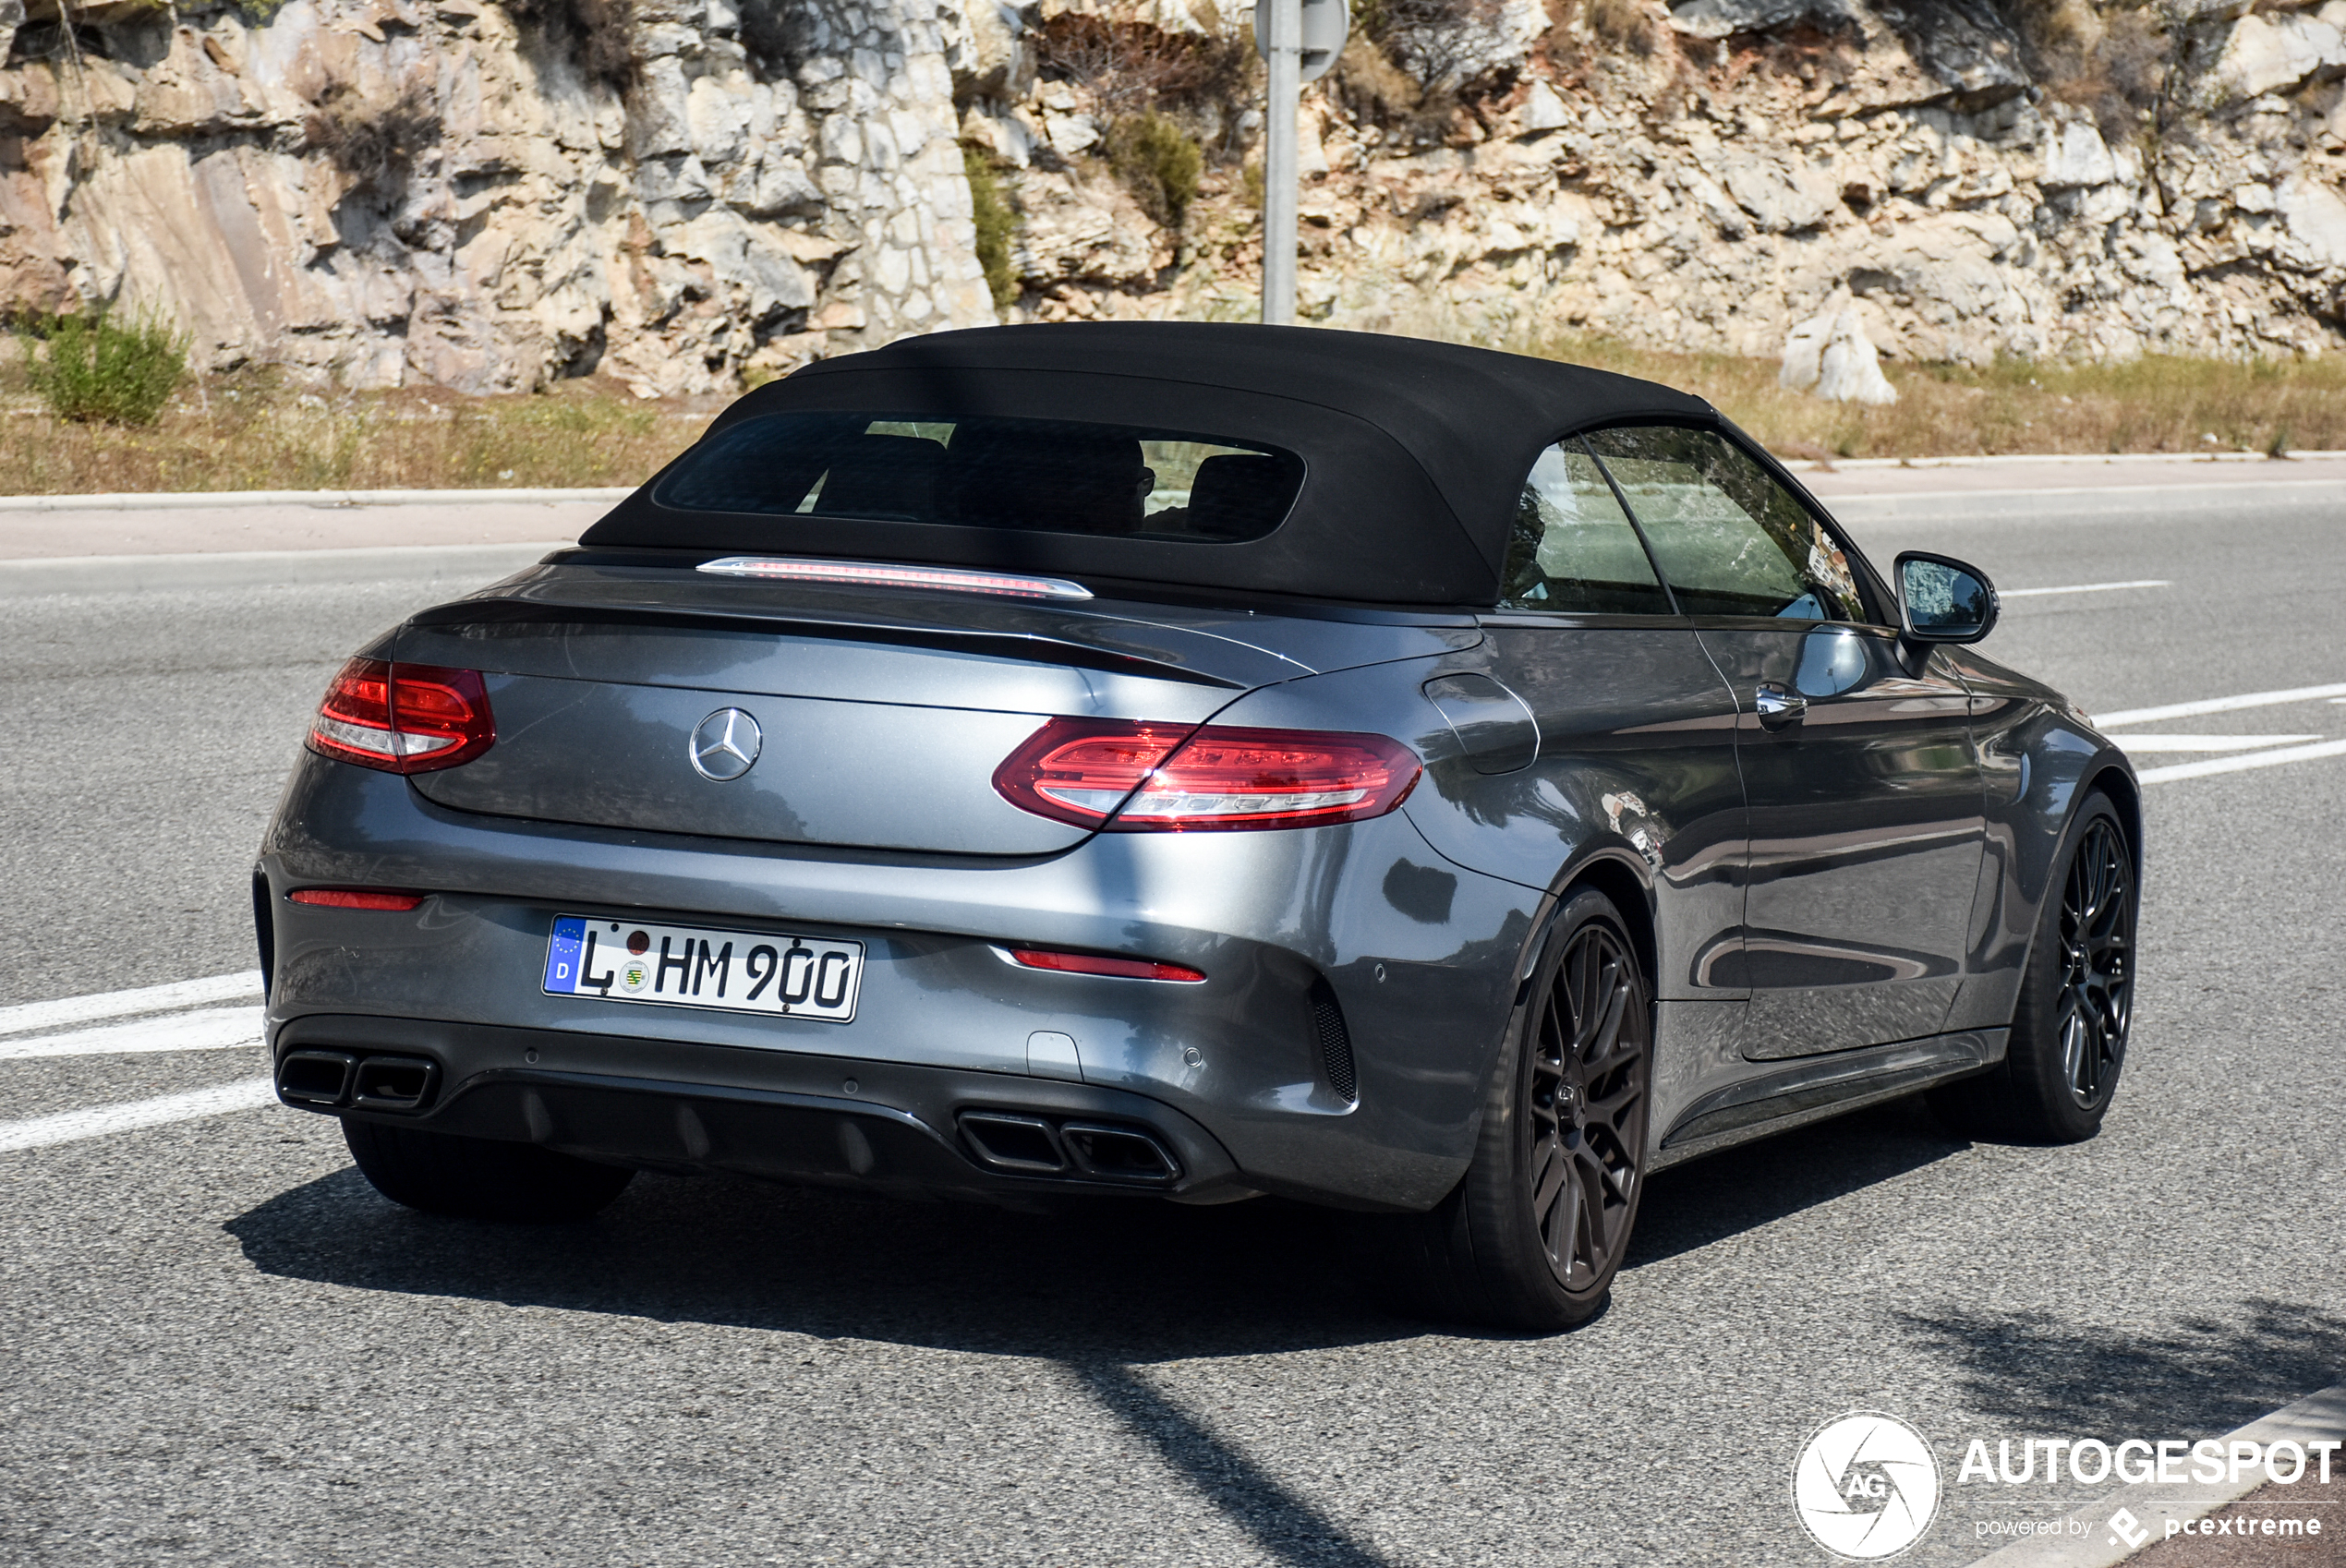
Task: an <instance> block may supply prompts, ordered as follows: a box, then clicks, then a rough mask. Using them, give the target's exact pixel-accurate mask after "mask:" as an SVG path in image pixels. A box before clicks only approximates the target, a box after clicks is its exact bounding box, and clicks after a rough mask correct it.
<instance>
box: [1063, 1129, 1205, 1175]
mask: <svg viewBox="0 0 2346 1568" xmlns="http://www.w3.org/2000/svg"><path fill="white" fill-rule="evenodd" d="M1059 1138H1060V1140H1062V1141H1063V1142H1065V1143H1066V1145H1067V1150H1068V1152H1069V1153H1070V1154H1072V1155H1074V1156H1075V1164H1077V1166H1078V1167H1079V1168H1081V1169H1082V1172H1083V1174H1084V1175H1085V1176H1100V1177H1102V1178H1104V1179H1106V1180H1108V1181H1145V1182H1152V1183H1157V1184H1162V1183H1165V1182H1170V1181H1179V1179H1180V1176H1181V1165H1180V1162H1179V1161H1178V1160H1176V1159H1174V1158H1173V1156H1172V1154H1171V1153H1170V1152H1167V1149H1166V1147H1165V1145H1163V1144H1161V1143H1159V1142H1158V1141H1157V1140H1155V1139H1154V1138H1152V1137H1150V1136H1149V1135H1148V1134H1147V1133H1145V1132H1143V1131H1142V1130H1141V1129H1140V1128H1136V1127H1094V1126H1090V1125H1087V1124H1085V1123H1082V1122H1070V1123H1068V1124H1067V1125H1066V1126H1065V1127H1062V1128H1059Z"/></svg>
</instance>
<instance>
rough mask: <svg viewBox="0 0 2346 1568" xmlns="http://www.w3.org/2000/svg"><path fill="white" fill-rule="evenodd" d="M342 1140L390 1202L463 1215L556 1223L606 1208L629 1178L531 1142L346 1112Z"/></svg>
mask: <svg viewBox="0 0 2346 1568" xmlns="http://www.w3.org/2000/svg"><path fill="white" fill-rule="evenodd" d="M342 1136H343V1141H344V1142H345V1143H347V1144H348V1145H349V1146H350V1157H351V1158H352V1159H353V1160H355V1161H357V1164H358V1170H359V1174H361V1175H362V1176H365V1177H366V1178H367V1179H368V1180H369V1182H372V1183H373V1184H374V1188H375V1190H376V1191H377V1192H380V1193H381V1194H382V1195H383V1196H384V1197H385V1198H388V1199H390V1200H392V1201H393V1202H394V1203H404V1204H405V1205H406V1206H407V1207H408V1208H410V1209H420V1210H422V1211H423V1212H425V1213H427V1214H446V1215H449V1216H451V1217H453V1218H457V1219H467V1220H503V1221H508V1222H512V1223H517V1224H561V1223H562V1222H564V1221H571V1220H583V1219H586V1218H587V1217H588V1216H589V1215H591V1214H594V1213H597V1212H599V1211H601V1210H602V1209H604V1208H606V1207H608V1206H609V1205H610V1203H611V1200H613V1199H614V1198H617V1197H618V1196H619V1195H620V1193H621V1192H622V1191H623V1190H624V1189H625V1188H626V1186H627V1184H628V1183H629V1182H630V1181H632V1180H634V1179H635V1172H634V1171H631V1170H625V1169H623V1168H622V1167H620V1166H617V1165H599V1164H595V1163H594V1162H593V1161H591V1160H581V1159H579V1158H577V1157H576V1156H574V1155H571V1154H558V1153H556V1152H553V1151H552V1150H550V1149H540V1148H538V1146H537V1145H536V1144H534V1143H507V1142H503V1141H502V1140H496V1139H489V1138H459V1137H457V1136H456V1135H455V1134H453V1133H446V1132H428V1131H426V1130H425V1129H423V1128H414V1127H390V1126H386V1125H385V1124H383V1123H381V1122H369V1121H359V1120H357V1119H356V1118H355V1117H350V1116H345V1117H344V1118H343V1123H342Z"/></svg>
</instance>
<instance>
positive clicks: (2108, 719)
mask: <svg viewBox="0 0 2346 1568" xmlns="http://www.w3.org/2000/svg"><path fill="white" fill-rule="evenodd" d="M2319 697H2346V684H2339V685H2330V686H2292V687H2291V688H2290V689H2289V690H2288V691H2285V692H2250V693H2248V694H2246V695H2245V696H2238V697H2208V698H2207V699H2206V700H2204V701H2201V702H2195V703H2169V704H2168V705H2167V706H2165V707H2130V708H2122V709H2120V710H2119V711H2118V712H2116V713H2098V714H2096V715H2094V728H2095V729H2097V730H2108V729H2110V727H2111V726H2113V725H2119V724H2153V723H2156V722H2158V721H2159V720H2160V719H2162V718H2198V717H2199V716H2200V715H2201V714H2203V713H2233V712H2236V711H2238V710H2239V709H2241V708H2244V707H2273V706H2277V705H2279V704H2281V703H2310V702H2313V701H2314V700H2316V698H2319ZM2110 738H2111V739H2112V740H2115V739H2117V737H2116V736H2112V737H2110Z"/></svg>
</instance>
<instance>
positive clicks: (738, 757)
mask: <svg viewBox="0 0 2346 1568" xmlns="http://www.w3.org/2000/svg"><path fill="white" fill-rule="evenodd" d="M765 743H766V735H765V731H763V730H759V729H758V728H757V720H756V719H754V718H751V717H750V716H749V715H747V714H745V713H744V712H743V711H742V710H741V709H739V708H737V707H720V708H719V709H718V710H717V711H716V712H715V713H712V714H710V715H709V716H708V717H707V718H704V719H702V720H701V721H700V723H699V724H698V725H696V726H695V727H694V730H693V738H692V739H691V740H690V741H689V742H685V746H684V754H685V755H686V756H688V757H690V758H692V762H693V771H694V772H695V773H697V774H699V775H700V776H701V777H702V778H713V779H715V780H716V781H717V782H718V783H720V784H722V783H723V782H725V780H727V779H729V778H740V777H741V776H742V775H743V774H744V773H747V772H748V771H749V770H750V767H751V765H753V764H754V763H756V761H757V753H758V749H759V748H760V747H762V746H763V745H765Z"/></svg>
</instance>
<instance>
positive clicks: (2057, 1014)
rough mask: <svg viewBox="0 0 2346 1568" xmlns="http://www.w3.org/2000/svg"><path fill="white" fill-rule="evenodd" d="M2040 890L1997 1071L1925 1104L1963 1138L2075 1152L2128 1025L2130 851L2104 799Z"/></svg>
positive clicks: (2098, 797)
mask: <svg viewBox="0 0 2346 1568" xmlns="http://www.w3.org/2000/svg"><path fill="white" fill-rule="evenodd" d="M2055 865H2056V867H2057V869H2056V870H2055V871H2054V873H2053V876H2052V879H2051V881H2050V883H2049V884H2048V886H2047V887H2046V888H2045V898H2044V903H2043V905H2042V907H2041V908H2040V910H2039V911H2038V922H2037V935H2036V940H2035V942H2034V944H2033V945H2032V946H2031V947H2030V949H2029V954H2028V967H2027V969H2026V971H2024V972H2023V974H2022V976H2021V981H2020V996H2019V1000H2018V1003H2017V1005H2016V1006H2015V1007H2013V1015H2012V1030H2011V1032H2010V1033H2009V1034H2008V1036H2007V1037H2006V1040H2005V1045H2004V1059H2003V1060H2002V1061H2001V1062H2000V1063H1998V1064H1997V1065H1996V1066H1994V1067H1990V1068H1989V1070H1988V1071H1986V1072H1984V1073H1982V1074H1980V1075H1978V1076H1977V1077H1976V1078H1967V1079H1965V1080H1961V1081H1960V1082H1956V1083H1950V1084H1945V1085H1942V1086H1941V1087H1940V1088H1937V1089H1934V1090H1932V1091H1931V1092H1930V1093H1929V1101H1930V1108H1931V1109H1932V1111H1934V1112H1935V1113H1937V1115H1938V1116H1939V1117H1940V1118H1941V1120H1942V1121H1944V1122H1946V1123H1947V1125H1948V1126H1949V1127H1951V1128H1953V1129H1954V1130H1955V1131H1957V1132H1960V1133H1963V1134H1965V1135H1966V1136H1969V1137H1976V1138H2000V1139H2015V1140H2022V1141H2026V1142H2044V1143H2078V1142H2082V1141H2084V1140H2086V1139H2088V1138H2091V1137H2092V1136H2093V1135H2094V1134H2095V1133H2096V1132H2098V1131H2099V1130H2100V1129H2101V1122H2102V1117H2103V1116H2104V1115H2105V1114H2106V1113H2107V1112H2108V1111H2109V1109H2110V1100H2111V1098H2112V1096H2113V1095H2115V1094H2116V1092H2117V1090H2118V1075H2119V1071H2120V1069H2121V1068H2122V1067H2124V1066H2125V1062H2126V1034H2127V1030H2128V1029H2129V1027H2130V1026H2131V1025H2132V1023H2133V1019H2134V971H2135V961H2136V960H2135V956H2134V923H2135V917H2136V915H2137V913H2138V905H2139V899H2138V898H2137V896H2136V890H2135V871H2134V846H2133V844H2132V842H2131V841H2130V840H2129V838H2127V835H2126V826H2125V824H2124V822H2123V821H2122V820H2121V819H2120V817H2119V815H2118V810H2117V808H2116V807H2115V806H2114V805H2112V804H2111V803H2110V798H2109V797H2108V796H2107V795H2104V794H2101V793H2100V792H2099V791H2096V792H2094V793H2092V794H2089V795H2087V796H2086V799H2085V801H2084V802H2083V803H2081V804H2080V805H2079V806H2078V808H2077V814H2076V815H2075V816H2074V818H2072V819H2071V822H2070V827H2069V832H2068V834H2067V835H2066V842H2065V846H2064V848H2063V850H2062V858H2061V859H2060V860H2058V861H2056V862H2055Z"/></svg>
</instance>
